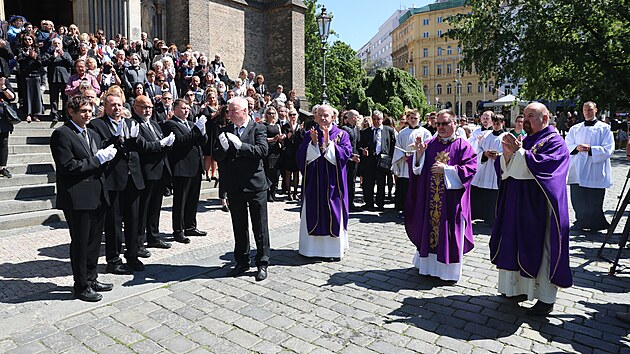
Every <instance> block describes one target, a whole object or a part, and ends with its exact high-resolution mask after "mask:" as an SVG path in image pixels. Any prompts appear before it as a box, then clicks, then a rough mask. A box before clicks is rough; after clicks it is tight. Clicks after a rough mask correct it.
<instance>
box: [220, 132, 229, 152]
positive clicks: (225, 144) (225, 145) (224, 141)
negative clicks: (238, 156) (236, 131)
mask: <svg viewBox="0 0 630 354" xmlns="http://www.w3.org/2000/svg"><path fill="white" fill-rule="evenodd" d="M219 143H221V147H222V148H223V150H225V151H227V149H228V148H229V147H230V144H228V138H227V136H225V134H219Z"/></svg>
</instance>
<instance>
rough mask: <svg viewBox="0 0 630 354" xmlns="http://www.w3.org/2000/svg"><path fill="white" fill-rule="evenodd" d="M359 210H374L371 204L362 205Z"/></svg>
mask: <svg viewBox="0 0 630 354" xmlns="http://www.w3.org/2000/svg"><path fill="white" fill-rule="evenodd" d="M361 209H363V210H368V211H372V210H374V205H372V204H363V206H361Z"/></svg>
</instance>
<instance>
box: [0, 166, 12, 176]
mask: <svg viewBox="0 0 630 354" xmlns="http://www.w3.org/2000/svg"><path fill="white" fill-rule="evenodd" d="M0 175H1V176H4V177H6V178H11V177H13V175H12V174H11V172H10V171H9V170H8V169H7V168H6V167H5V168H3V169H1V170H0Z"/></svg>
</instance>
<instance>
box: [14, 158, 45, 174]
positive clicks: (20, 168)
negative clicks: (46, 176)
mask: <svg viewBox="0 0 630 354" xmlns="http://www.w3.org/2000/svg"><path fill="white" fill-rule="evenodd" d="M7 167H8V169H9V171H11V173H12V174H13V175H22V174H41V173H46V172H55V164H54V163H53V162H51V163H26V164H24V163H22V164H18V163H14V161H11V159H9V165H8V166H7Z"/></svg>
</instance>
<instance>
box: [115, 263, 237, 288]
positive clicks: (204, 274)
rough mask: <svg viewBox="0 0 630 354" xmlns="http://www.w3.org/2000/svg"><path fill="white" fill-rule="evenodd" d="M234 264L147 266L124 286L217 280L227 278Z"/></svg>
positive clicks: (134, 274)
mask: <svg viewBox="0 0 630 354" xmlns="http://www.w3.org/2000/svg"><path fill="white" fill-rule="evenodd" d="M231 268H232V264H225V265H223V266H212V267H203V266H197V265H174V264H159V263H154V264H146V265H145V269H144V271H142V272H134V273H133V279H131V280H129V281H126V282H124V283H123V284H122V286H134V285H141V284H149V283H151V284H155V283H159V284H161V283H163V284H167V283H169V282H173V281H183V282H184V281H186V280H187V279H191V278H195V279H217V278H226V277H227V272H228V271H229V270H230V269H231Z"/></svg>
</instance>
